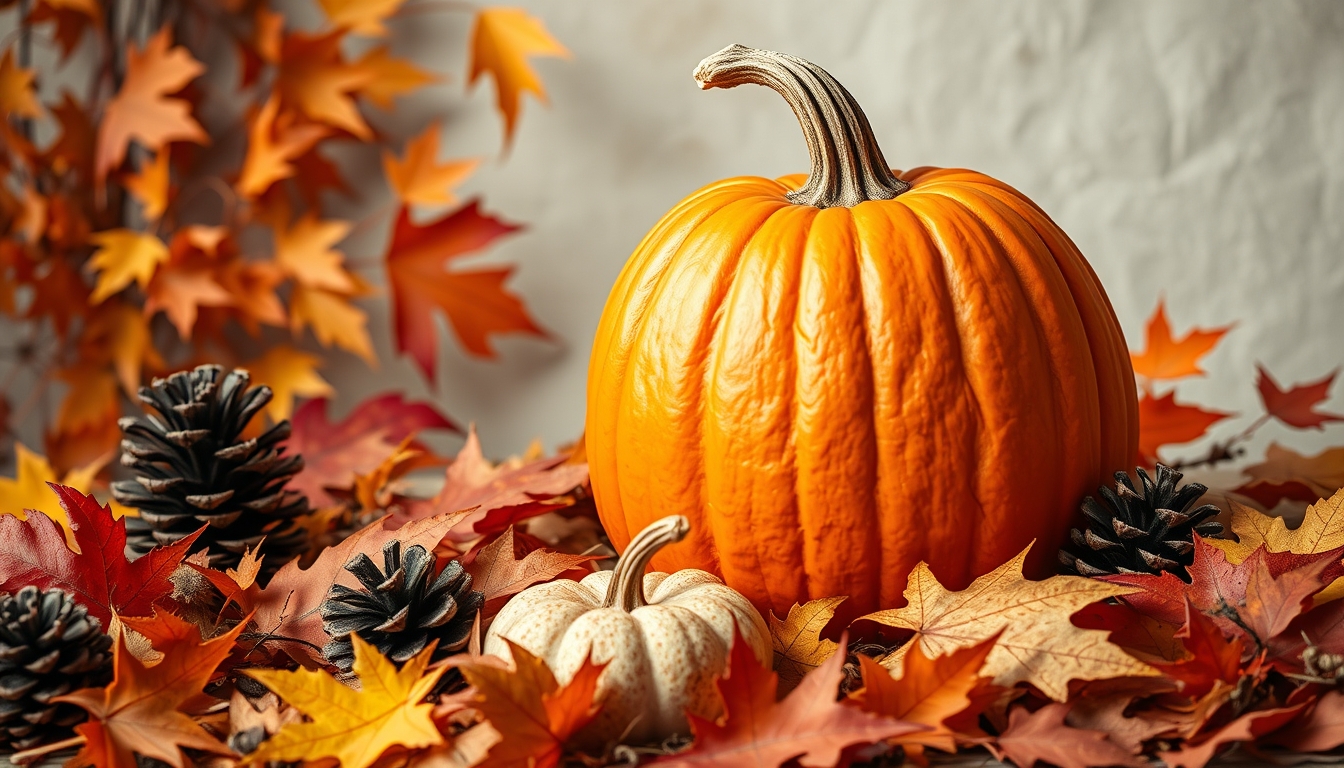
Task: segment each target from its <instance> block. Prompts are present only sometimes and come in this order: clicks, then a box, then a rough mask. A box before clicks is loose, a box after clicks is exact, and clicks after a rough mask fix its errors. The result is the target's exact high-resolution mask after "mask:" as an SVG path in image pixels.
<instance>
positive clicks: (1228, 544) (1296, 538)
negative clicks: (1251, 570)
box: [1212, 489, 1344, 562]
mask: <svg viewBox="0 0 1344 768" xmlns="http://www.w3.org/2000/svg"><path fill="white" fill-rule="evenodd" d="M1231 506H1232V532H1233V533H1235V534H1236V535H1237V541H1235V542H1233V541H1226V540H1222V541H1217V542H1212V543H1213V544H1215V545H1216V546H1217V547H1218V548H1219V549H1221V550H1222V551H1223V552H1224V553H1226V554H1227V555H1228V559H1229V560H1232V561H1233V562H1241V561H1243V560H1245V559H1246V558H1247V557H1249V556H1250V554H1251V553H1252V552H1254V551H1255V550H1256V549H1258V548H1260V547H1264V548H1265V549H1267V550H1269V551H1270V552H1291V553H1293V554H1298V555H1314V554H1318V553H1321V552H1329V551H1332V550H1336V549H1339V548H1340V547H1344V489H1342V490H1340V491H1338V492H1336V493H1335V495H1334V496H1331V497H1330V498H1328V499H1321V500H1319V501H1317V502H1316V503H1315V504H1312V505H1311V506H1309V507H1307V511H1306V513H1304V514H1303V516H1302V522H1301V523H1300V524H1299V525H1298V526H1297V528H1294V529H1293V530H1288V526H1287V525H1286V524H1285V523H1284V522H1283V518H1282V517H1277V516H1273V515H1265V514H1262V513H1260V512H1258V511H1256V510H1254V509H1251V508H1250V507H1248V506H1246V505H1244V504H1238V503H1236V502H1232V504H1231Z"/></svg>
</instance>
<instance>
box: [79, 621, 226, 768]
mask: <svg viewBox="0 0 1344 768" xmlns="http://www.w3.org/2000/svg"><path fill="white" fill-rule="evenodd" d="M154 622H155V623H157V624H159V625H161V630H162V631H161V632H160V633H158V637H159V638H161V639H169V641H168V642H160V643H156V644H155V646H154V650H155V651H158V652H159V653H160V654H162V658H161V659H160V660H159V661H158V663H156V664H154V665H153V666H146V665H145V664H144V662H141V661H140V660H139V659H137V658H135V657H134V656H133V655H132V654H130V653H128V652H127V649H126V646H125V644H124V643H123V642H122V640H121V639H120V638H117V639H116V640H115V643H116V644H115V646H114V651H113V653H114V656H115V661H114V665H115V677H114V679H113V681H112V684H111V685H109V686H107V687H106V688H85V689H82V690H79V691H75V692H74V693H70V694H67V695H65V696H60V697H57V698H56V701H65V702H69V703H71V704H77V705H79V706H80V707H83V708H84V709H86V710H88V712H89V721H88V722H86V723H83V724H81V725H78V726H76V727H75V731H76V732H78V733H79V735H81V736H83V737H84V738H85V740H86V741H85V744H84V747H83V748H82V749H81V750H80V752H79V754H78V755H76V757H75V762H76V764H81V765H87V764H92V765H96V766H99V767H100V768H136V766H137V760H136V756H137V755H139V756H143V757H145V758H151V759H155V760H162V761H163V762H165V763H168V764H169V765H172V766H174V768H185V767H186V766H188V765H192V764H194V763H193V762H192V761H191V760H189V759H188V758H187V757H186V756H185V755H184V754H183V753H182V750H183V749H196V750H201V751H204V752H210V753H212V754H217V755H226V756H232V755H233V750H231V749H229V748H228V747H227V746H225V745H224V744H223V743H221V742H220V741H219V740H218V739H216V738H215V737H214V736H212V735H210V732H209V731H206V730H205V729H204V728H202V727H201V726H200V725H198V724H197V723H196V721H195V720H193V719H192V718H191V717H189V716H188V714H187V713H186V712H184V711H183V710H184V709H185V708H187V707H189V706H190V705H191V704H192V703H193V702H199V701H200V700H201V697H202V693H201V689H202V688H203V687H204V686H205V684H206V683H207V682H209V680H210V678H211V676H212V675H213V674H214V671H215V667H217V666H219V663H220V662H221V661H223V660H224V659H225V658H226V657H227V656H228V655H229V653H230V652H231V651H232V650H233V644H234V641H235V640H236V639H237V637H238V635H239V633H241V632H242V631H243V625H241V624H240V625H238V626H237V627H234V628H233V629H231V630H229V631H228V632H224V633H222V634H220V635H218V636H216V637H213V638H211V639H209V640H205V639H204V638H202V637H201V633H200V630H199V629H197V628H196V626H195V625H193V624H189V623H187V622H186V621H183V620H182V619H179V618H178V617H176V616H174V615H173V614H170V613H165V614H158V615H156V617H155V619H154Z"/></svg>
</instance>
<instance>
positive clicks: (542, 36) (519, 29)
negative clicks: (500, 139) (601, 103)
mask: <svg viewBox="0 0 1344 768" xmlns="http://www.w3.org/2000/svg"><path fill="white" fill-rule="evenodd" d="M528 56H559V57H562V58H569V51H568V50H566V49H565V47H564V46H563V45H561V44H560V43H558V42H556V40H555V38H553V37H551V34H550V33H549V32H547V31H546V27H545V26H544V25H542V23H541V20H540V19H537V18H536V17H534V16H529V15H528V14H527V12H526V11H524V10H522V9H519V8H482V9H481V10H479V11H477V13H476V23H475V24H474V26H473V28H472V31H471V66H470V74H468V75H467V85H469V86H470V85H474V84H475V83H476V79H477V78H478V77H480V76H481V75H483V74H485V73H487V72H488V73H489V74H490V75H492V76H493V77H494V78H495V102H496V104H497V106H498V107H499V111H500V114H502V115H503V116H504V145H505V146H506V147H507V146H508V145H509V144H510V143H511V142H512V141H513V131H514V128H515V126H516V124H517V122H518V108H519V96H520V95H521V94H522V93H523V92H524V91H529V92H531V93H532V94H533V95H534V96H536V97H537V98H538V99H540V100H541V102H542V103H545V102H546V89H545V88H544V87H543V86H542V84H541V78H539V77H537V73H536V72H534V71H533V70H532V66H531V65H530V64H529V63H528V61H527V57H528Z"/></svg>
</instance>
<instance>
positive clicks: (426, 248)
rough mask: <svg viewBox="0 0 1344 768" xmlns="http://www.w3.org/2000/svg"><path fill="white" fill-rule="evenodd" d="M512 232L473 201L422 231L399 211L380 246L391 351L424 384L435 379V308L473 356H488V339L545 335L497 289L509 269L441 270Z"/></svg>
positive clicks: (513, 298)
mask: <svg viewBox="0 0 1344 768" xmlns="http://www.w3.org/2000/svg"><path fill="white" fill-rule="evenodd" d="M518 229H519V227H518V226H517V225H514V224H507V223H505V222H503V221H501V220H499V219H496V218H494V217H492V216H488V215H484V214H482V213H481V212H480V204H479V201H476V200H473V201H471V202H470V203H467V204H466V205H465V206H463V207H462V208H460V209H458V210H457V211H454V212H453V213H450V214H447V215H445V216H443V217H441V218H439V219H436V220H434V221H431V222H430V223H428V224H426V225H424V226H421V225H418V224H415V223H414V222H412V221H411V216H410V212H409V210H407V209H406V208H405V207H403V208H402V209H401V212H400V213H399V214H398V215H397V220H396V224H395V225H394V226H393V230H392V241H391V243H390V244H389V245H388V248H387V276H388V283H389V286H390V288H391V292H392V312H393V320H394V323H395V326H396V332H397V349H398V350H399V351H401V352H403V353H406V354H409V355H410V356H411V358H412V359H413V360H415V363H416V365H418V366H419V367H420V370H421V371H422V372H423V373H424V374H425V378H427V379H429V380H430V381H434V363H435V359H436V354H435V345H436V332H435V330H434V328H435V322H434V317H433V315H434V310H436V309H437V310H439V311H441V312H443V313H444V314H445V315H447V317H448V322H449V324H450V325H451V326H452V328H453V332H454V333H456V334H457V338H458V340H459V341H460V342H461V343H462V346H463V347H465V348H466V350H467V351H468V352H469V353H471V354H473V355H477V356H480V357H494V356H495V352H494V349H493V348H492V347H491V346H490V341H489V338H488V337H489V335H490V334H495V333H510V332H519V333H530V334H533V335H536V336H545V335H546V334H545V331H543V330H542V329H541V328H540V327H539V326H538V325H537V324H536V323H535V322H534V321H533V320H532V318H531V317H530V316H529V315H528V313H527V309H526V308H525V307H524V306H523V303H522V302H521V301H520V300H519V299H518V298H517V297H516V296H514V295H513V294H511V293H509V292H507V291H505V290H504V281H505V280H507V279H508V277H509V274H510V273H511V271H512V270H511V269H509V268H502V269H498V268H497V269H478V270H470V271H451V272H450V271H448V269H447V267H448V263H449V261H451V260H452V259H456V258H460V257H462V256H466V255H468V254H470V253H473V252H475V251H479V250H480V249H482V248H484V247H486V246H487V245H489V244H490V243H492V242H494V241H495V240H496V239H497V238H499V237H501V236H503V235H507V234H509V233H511V232H515V231H517V230H518Z"/></svg>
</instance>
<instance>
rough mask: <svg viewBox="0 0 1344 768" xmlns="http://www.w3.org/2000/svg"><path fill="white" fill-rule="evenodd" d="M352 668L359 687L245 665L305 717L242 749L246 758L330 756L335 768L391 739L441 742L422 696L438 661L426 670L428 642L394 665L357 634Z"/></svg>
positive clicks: (373, 755) (353, 766)
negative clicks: (257, 744) (250, 750)
mask: <svg viewBox="0 0 1344 768" xmlns="http://www.w3.org/2000/svg"><path fill="white" fill-rule="evenodd" d="M350 639H351V641H352V642H353V643H354V649H355V662H354V667H353V672H354V673H355V676H356V677H357V678H358V679H359V689H358V690H356V689H354V688H351V687H350V686H348V685H345V684H343V683H340V682H337V681H336V679H335V678H334V677H332V676H331V675H329V674H327V673H326V672H322V671H318V670H310V669H295V670H292V671H285V670H279V669H249V670H247V671H246V674H247V676H248V677H251V678H253V679H254V680H256V681H257V682H259V683H261V684H263V685H265V686H266V687H267V688H269V689H271V690H272V691H274V692H275V694H276V695H278V696H279V697H280V698H281V699H283V700H285V701H286V702H288V703H289V704H290V705H291V706H293V707H295V708H296V709H298V710H300V711H301V712H303V714H305V715H307V716H308V717H309V719H310V721H309V722H304V723H290V724H288V725H286V726H284V727H283V728H281V729H280V731H279V732H278V733H276V734H275V735H274V736H272V737H271V738H270V739H268V740H266V741H265V742H263V743H262V745H261V746H260V747H258V748H257V750H256V751H255V752H253V753H251V754H250V755H248V756H247V760H248V761H249V762H258V763H265V762H271V761H285V762H294V761H304V762H307V761H311V760H320V759H323V758H333V759H335V760H337V761H339V762H340V764H341V766H342V768H367V766H370V765H373V764H374V762H376V761H377V760H378V758H379V756H381V755H382V754H383V753H384V752H385V751H387V750H388V748H390V747H394V746H400V747H404V748H406V749H418V748H420V747H430V746H434V745H436V744H442V743H443V737H442V736H441V735H439V730H438V728H436V727H435V725H434V721H433V720H432V719H431V718H430V712H431V711H432V710H433V709H434V705H433V704H428V703H425V699H426V697H428V696H429V693H430V691H431V690H433V688H434V685H435V684H436V683H438V681H439V677H441V676H442V675H443V673H444V671H445V669H444V668H442V667H440V668H439V669H436V670H433V671H430V672H429V673H428V674H426V667H428V666H429V659H430V656H431V655H432V654H433V651H434V649H433V648H432V647H430V648H426V649H424V650H423V651H421V652H420V653H418V654H416V655H415V656H414V657H413V658H412V659H411V660H409V661H407V662H406V663H405V664H403V665H402V667H401V669H400V670H398V669H397V666H396V665H395V664H393V663H392V662H391V661H388V660H387V659H386V658H384V657H383V656H382V655H381V654H379V653H378V650H377V649H376V648H374V647H373V646H372V645H369V644H368V643H366V642H364V640H363V639H362V638H361V637H359V635H357V634H352V635H351V636H350Z"/></svg>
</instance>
